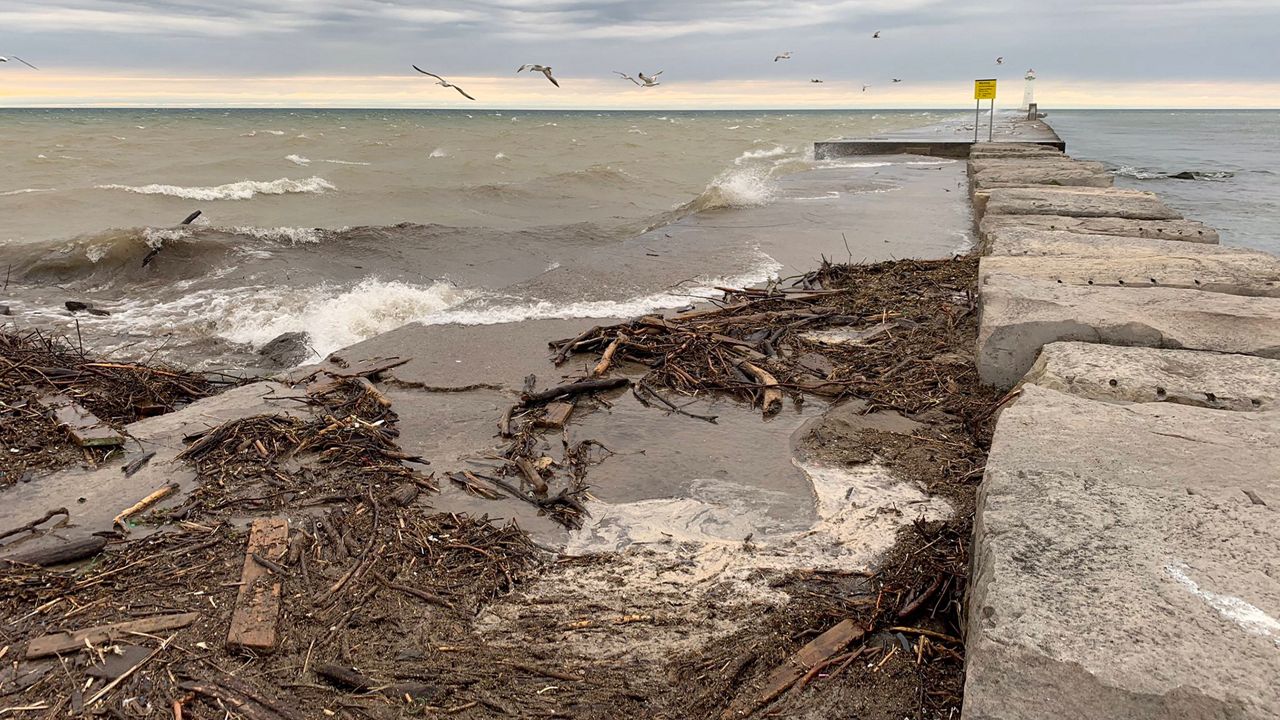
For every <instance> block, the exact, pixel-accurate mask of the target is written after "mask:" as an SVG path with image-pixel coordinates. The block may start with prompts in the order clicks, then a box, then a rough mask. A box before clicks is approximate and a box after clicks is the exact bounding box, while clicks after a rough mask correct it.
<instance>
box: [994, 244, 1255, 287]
mask: <svg viewBox="0 0 1280 720" xmlns="http://www.w3.org/2000/svg"><path fill="white" fill-rule="evenodd" d="M992 274H1004V275H1018V276H1020V277H1025V278H1035V279H1041V280H1052V281H1054V282H1059V283H1065V284H1067V285H1094V286H1099V287H1106V286H1113V287H1129V288H1139V287H1149V288H1150V287H1162V288H1181V289H1185V290H1202V291H1204V292H1216V293H1226V294H1228V295H1248V296H1254V297H1280V258H1276V257H1271V256H1262V257H1260V256H1258V255H1256V254H1253V253H1243V254H1241V255H1233V254H1228V253H1221V254H1215V255H1208V254H1206V255H1199V256H1197V255H1191V254H1181V255H1150V254H1141V253H1138V254H1134V255H1126V254H1125V253H1124V249H1123V248H1120V249H1119V251H1118V252H1115V251H1113V252H1105V253H1099V254H1097V255H1045V256H1039V257H1025V256H1024V257H1013V256H1008V255H1005V256H988V257H984V258H982V260H981V261H980V262H979V265H978V282H979V283H981V282H983V280H984V279H985V278H986V277H987V276H988V275H992Z"/></svg>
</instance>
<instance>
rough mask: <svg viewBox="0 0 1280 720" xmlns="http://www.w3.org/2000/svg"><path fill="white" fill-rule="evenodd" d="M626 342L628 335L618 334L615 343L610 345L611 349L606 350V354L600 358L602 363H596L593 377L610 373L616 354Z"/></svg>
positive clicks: (592, 372)
mask: <svg viewBox="0 0 1280 720" xmlns="http://www.w3.org/2000/svg"><path fill="white" fill-rule="evenodd" d="M626 341H627V335H626V333H618V335H617V337H615V338H614V339H613V342H611V343H609V347H607V348H605V349H604V354H602V355H601V356H600V362H598V363H596V366H595V369H593V370H592V371H591V375H592V377H600V376H602V375H604V374H605V373H607V372H609V366H610V365H612V364H613V355H614V353H616V352H618V348H619V347H621V346H622V344H623V343H625V342H626Z"/></svg>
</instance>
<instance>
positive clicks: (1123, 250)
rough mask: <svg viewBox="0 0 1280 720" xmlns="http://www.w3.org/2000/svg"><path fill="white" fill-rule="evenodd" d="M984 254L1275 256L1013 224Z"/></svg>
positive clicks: (990, 240)
mask: <svg viewBox="0 0 1280 720" xmlns="http://www.w3.org/2000/svg"><path fill="white" fill-rule="evenodd" d="M985 250H986V254H988V255H993V256H994V255H1008V256H1012V257H1044V256H1052V255H1083V256H1090V257H1130V258H1132V257H1152V256H1160V255H1165V256H1172V257H1193V258H1198V257H1216V256H1224V255H1225V256H1230V257H1249V258H1257V259H1262V260H1267V261H1274V260H1275V259H1276V256H1274V255H1272V254H1271V253H1268V252H1264V251H1262V250H1250V249H1248V248H1239V247H1229V246H1226V245H1216V244H1210V243H1191V242H1182V241H1180V240H1155V239H1149V238H1139V237H1125V236H1123V235H1096V234H1091V233H1078V232H1069V231H1067V230H1041V229H1038V228H1033V227H1023V226H1018V225H1013V226H1009V227H1001V228H999V229H996V230H994V231H991V232H989V233H988V234H987V244H986V247H985Z"/></svg>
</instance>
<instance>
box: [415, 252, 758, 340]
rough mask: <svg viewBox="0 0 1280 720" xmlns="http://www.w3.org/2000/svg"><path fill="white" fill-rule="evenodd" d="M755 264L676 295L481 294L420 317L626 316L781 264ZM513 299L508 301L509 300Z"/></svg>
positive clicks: (708, 292) (685, 300) (749, 280)
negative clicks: (534, 297) (568, 297)
mask: <svg viewBox="0 0 1280 720" xmlns="http://www.w3.org/2000/svg"><path fill="white" fill-rule="evenodd" d="M757 253H758V257H757V264H756V266H755V267H753V268H752V269H751V270H749V271H748V272H746V273H744V274H742V275H736V276H732V277H717V278H699V279H698V280H697V281H696V282H697V283H698V284H697V285H695V286H692V287H690V286H685V287H684V288H682V290H681V292H680V293H679V294H676V293H672V292H659V293H653V294H651V295H644V296H641V297H634V298H630V299H626V300H580V301H576V302H569V303H562V302H551V301H548V300H539V301H536V302H520V301H519V299H518V298H510V297H496V296H489V297H480V298H477V299H476V300H474V301H473V302H469V303H466V304H465V305H462V306H459V307H454V308H449V309H447V310H442V311H441V312H438V313H433V314H431V315H427V316H424V317H420V318H415V319H416V320H418V321H419V322H422V323H424V324H427V325H443V324H447V323H458V324H460V325H497V324H499V323H508V322H521V321H524V320H540V319H560V320H563V319H571V318H628V317H636V316H638V315H644V314H646V313H651V312H654V311H656V310H662V309H665V308H675V307H683V306H685V305H688V304H689V303H690V302H692V301H695V300H698V299H706V298H714V297H720V296H721V295H722V294H723V293H722V291H720V290H717V289H716V287H717V286H719V287H748V286H751V285H756V284H759V283H762V282H764V281H766V280H770V279H772V278H774V277H775V276H776V275H777V272H778V271H779V270H781V269H782V264H781V263H779V262H778V261H776V260H774V259H773V258H771V257H769V256H768V255H765V254H764V253H760V252H759V251H757ZM513 299H514V300H516V301H515V302H511V301H512V300H513Z"/></svg>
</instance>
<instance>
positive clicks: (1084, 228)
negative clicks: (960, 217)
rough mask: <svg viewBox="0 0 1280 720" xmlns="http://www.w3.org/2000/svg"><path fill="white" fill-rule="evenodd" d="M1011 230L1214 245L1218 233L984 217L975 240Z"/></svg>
mask: <svg viewBox="0 0 1280 720" xmlns="http://www.w3.org/2000/svg"><path fill="white" fill-rule="evenodd" d="M1015 228H1021V229H1026V230H1061V231H1063V232H1074V233H1085V234H1089V235H1113V236H1115V237H1135V238H1146V239H1149V240H1170V241H1174V242H1191V243H1201V244H1207V245H1217V244H1218V231H1217V230H1214V229H1213V228H1211V227H1209V226H1208V225H1205V224H1204V223H1202V222H1199V221H1197V220H1128V219H1125V218H1113V217H1098V218H1080V217H1067V216H1065V215H987V216H986V217H984V218H982V222H981V223H979V224H978V237H979V239H980V242H981V243H982V244H983V245H984V246H985V245H986V244H987V243H989V242H990V239H991V238H992V237H993V236H995V234H996V233H998V232H1000V231H1003V230H1009V229H1015Z"/></svg>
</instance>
